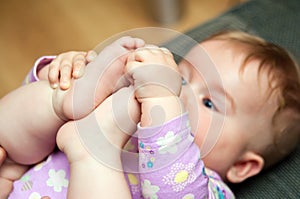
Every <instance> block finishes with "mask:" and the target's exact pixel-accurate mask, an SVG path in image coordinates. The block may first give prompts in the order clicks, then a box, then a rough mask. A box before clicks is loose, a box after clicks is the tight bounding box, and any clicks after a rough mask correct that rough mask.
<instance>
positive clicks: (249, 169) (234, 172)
mask: <svg viewBox="0 0 300 199" xmlns="http://www.w3.org/2000/svg"><path fill="white" fill-rule="evenodd" d="M263 166H264V159H263V158H262V157H261V156H260V155H258V154H257V153H254V152H252V151H247V152H246V153H244V154H243V156H242V157H241V158H240V159H239V160H238V161H237V162H236V163H234V165H232V166H231V167H230V168H229V170H228V171H227V173H226V178H227V180H228V181H229V182H231V183H240V182H242V181H244V180H246V179H247V178H250V177H252V176H255V175H256V174H258V173H259V172H260V171H261V170H262V169H263Z"/></svg>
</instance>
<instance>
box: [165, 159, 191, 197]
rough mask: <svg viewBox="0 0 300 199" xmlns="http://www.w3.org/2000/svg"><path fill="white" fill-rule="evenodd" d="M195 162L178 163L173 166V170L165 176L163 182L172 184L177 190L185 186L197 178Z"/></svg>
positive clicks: (174, 189)
mask: <svg viewBox="0 0 300 199" xmlns="http://www.w3.org/2000/svg"><path fill="white" fill-rule="evenodd" d="M194 168H195V164H193V163H188V164H183V163H176V164H174V165H173V166H172V167H171V171H170V172H169V173H168V174H167V175H165V176H164V177H163V182H164V183H165V184H167V185H170V186H171V187H172V189H173V191H175V192H179V191H182V190H184V188H185V187H186V186H187V185H189V184H191V183H193V182H194V181H195V180H196V174H195V172H194Z"/></svg>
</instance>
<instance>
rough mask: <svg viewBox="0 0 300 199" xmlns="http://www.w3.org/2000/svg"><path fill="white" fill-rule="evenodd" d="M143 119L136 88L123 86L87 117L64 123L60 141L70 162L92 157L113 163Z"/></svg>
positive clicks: (57, 138)
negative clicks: (135, 91) (141, 118)
mask: <svg viewBox="0 0 300 199" xmlns="http://www.w3.org/2000/svg"><path fill="white" fill-rule="evenodd" d="M116 103H117V104H116ZM139 118H140V106H139V103H138V102H137V101H136V99H135V97H134V89H133V88H132V87H125V88H121V89H120V90H118V91H117V92H115V93H114V94H112V95H111V96H109V97H108V98H106V99H105V100H104V101H103V103H101V104H100V105H99V106H98V107H97V108H96V109H95V110H94V111H93V112H91V113H90V114H89V115H87V116H86V117H84V118H82V119H80V120H77V121H70V122H67V123H66V124H64V125H63V126H62V127H61V128H60V130H59V132H58V134H57V137H56V141H57V144H58V147H59V148H60V150H62V151H63V152H64V153H65V154H66V155H67V157H68V160H69V162H70V163H72V162H78V161H83V160H84V159H87V158H90V157H91V156H93V157H94V158H96V159H98V160H101V161H108V162H105V163H113V162H111V160H115V158H117V159H118V158H119V157H120V152H121V149H122V148H123V146H124V145H125V143H126V142H127V141H128V139H129V138H130V136H131V135H132V134H133V133H134V132H135V131H136V125H137V123H138V121H139ZM110 166H113V165H110Z"/></svg>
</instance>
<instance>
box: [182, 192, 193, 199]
mask: <svg viewBox="0 0 300 199" xmlns="http://www.w3.org/2000/svg"><path fill="white" fill-rule="evenodd" d="M194 198H195V196H194V194H191V193H189V194H186V195H185V196H183V197H182V199H194Z"/></svg>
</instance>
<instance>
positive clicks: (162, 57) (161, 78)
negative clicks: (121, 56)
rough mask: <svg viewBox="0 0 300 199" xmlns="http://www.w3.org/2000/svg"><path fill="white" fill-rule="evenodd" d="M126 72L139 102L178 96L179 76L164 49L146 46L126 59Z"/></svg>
mask: <svg viewBox="0 0 300 199" xmlns="http://www.w3.org/2000/svg"><path fill="white" fill-rule="evenodd" d="M126 70H127V72H128V73H129V75H130V78H131V80H132V81H133V83H134V87H135V95H136V97H137V99H138V100H139V102H141V103H142V101H143V100H144V99H146V98H160V97H168V96H179V93H180V90H181V76H180V74H179V71H178V67H177V64H176V62H175V61H174V58H173V55H172V53H171V52H170V51H169V50H168V49H166V48H159V47H157V46H152V45H151V46H146V47H144V48H139V49H137V50H135V51H134V52H132V53H131V55H130V56H129V57H128V61H127V65H126Z"/></svg>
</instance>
